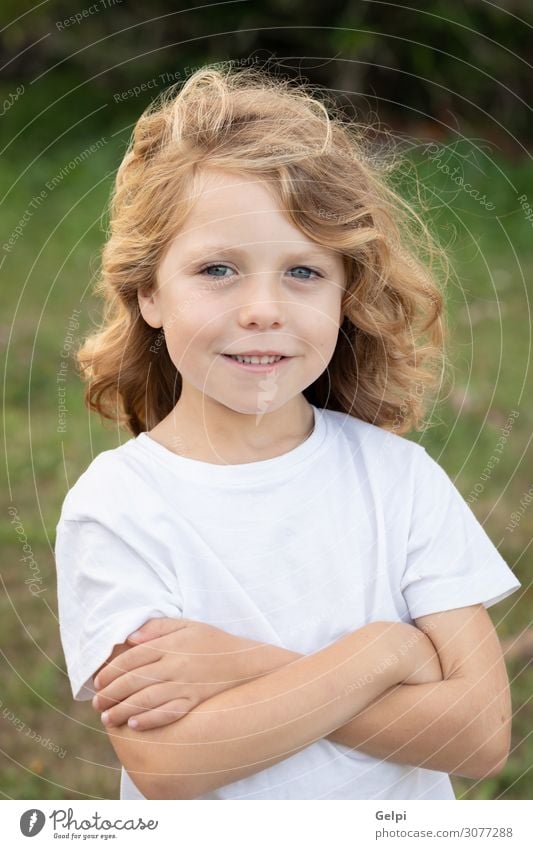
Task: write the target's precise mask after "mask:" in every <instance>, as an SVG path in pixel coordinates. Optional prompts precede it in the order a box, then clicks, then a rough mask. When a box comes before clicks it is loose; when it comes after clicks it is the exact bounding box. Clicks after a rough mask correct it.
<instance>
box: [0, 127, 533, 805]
mask: <svg viewBox="0 0 533 849" xmlns="http://www.w3.org/2000/svg"><path fill="white" fill-rule="evenodd" d="M111 134H112V128H110V130H109V132H108V133H107V136H108V137H109V138H111ZM83 147H84V145H83V144H82V143H77V145H76V146H75V147H72V148H70V149H69V148H68V147H66V146H63V147H62V148H60V147H54V148H53V149H51V151H49V153H48V154H47V156H46V158H45V159H44V160H38V161H37V162H36V163H35V164H34V165H33V166H32V167H31V169H30V170H29V171H28V172H27V174H26V175H25V177H24V178H22V179H21V180H20V182H19V183H18V184H17V185H16V186H15V187H14V188H13V189H12V190H11V189H10V187H11V185H12V182H13V180H14V178H16V176H17V175H18V174H19V173H21V171H22V170H23V169H24V168H25V167H26V165H27V163H28V162H29V161H30V159H31V158H32V156H33V155H34V154H33V153H32V152H31V150H30V148H29V147H28V149H25V148H24V147H20V148H16V149H13V148H12V149H11V150H10V153H9V155H8V159H7V160H5V161H4V164H3V166H2V168H1V170H0V190H1V193H2V195H3V194H4V192H8V191H9V194H8V197H7V199H6V201H5V202H4V206H3V232H4V233H7V234H8V236H7V237H9V233H11V232H12V230H13V228H14V227H15V226H16V224H17V222H18V220H19V219H20V217H21V216H22V214H23V213H24V210H25V209H27V207H28V203H29V202H30V201H31V198H32V197H34V196H35V195H36V194H37V193H38V192H40V191H41V190H42V188H43V186H44V185H45V184H46V181H47V180H49V179H50V177H52V176H53V175H54V174H57V173H58V172H59V171H60V170H61V168H62V167H64V166H65V165H66V164H67V163H68V162H69V161H70V160H71V159H73V157H74V156H75V155H76V154H77V153H79V151H80V150H82V149H83ZM122 149H123V142H120V141H118V140H115V141H110V142H109V143H108V144H107V145H106V146H105V147H104V148H102V149H101V150H99V151H97V152H96V153H94V154H93V155H92V156H91V157H89V158H88V159H87V160H86V161H85V163H84V164H83V165H81V166H79V167H78V168H76V169H75V170H74V171H72V172H71V173H70V174H69V175H68V176H67V177H66V178H65V179H64V180H63V182H62V184H61V186H60V187H58V188H56V189H54V190H53V191H51V192H50V193H49V194H48V196H47V198H46V203H45V204H44V205H42V206H40V207H39V209H38V210H37V211H36V212H35V214H34V215H33V216H32V217H31V218H30V221H29V222H28V224H27V225H26V226H25V228H24V230H23V234H22V236H21V238H20V239H19V240H18V242H17V245H16V248H15V249H14V250H13V251H12V252H10V253H9V254H8V255H7V256H6V258H5V260H4V263H3V266H2V272H1V273H2V277H3V285H2V286H1V287H0V308H1V311H2V312H1V314H2V316H3V319H2V326H1V328H0V329H1V333H2V339H3V341H4V346H5V352H6V353H5V366H6V395H5V405H6V412H5V426H6V434H7V436H6V472H7V476H8V481H9V485H10V494H11V498H12V502H13V504H14V505H15V506H16V508H17V510H18V513H19V516H20V519H21V521H22V523H23V525H24V529H25V532H26V534H27V537H28V540H29V542H30V544H31V546H32V550H33V552H34V556H35V558H36V560H37V562H38V564H39V567H40V570H41V573H42V577H43V585H44V586H46V592H44V593H43V594H42V596H41V597H39V598H34V597H32V596H31V594H30V593H29V592H28V590H27V587H26V586H25V585H24V583H23V578H24V576H25V572H24V564H23V563H21V562H20V556H21V552H20V547H19V546H18V543H17V540H16V538H15V535H14V533H13V530H12V527H11V526H10V524H9V521H8V522H7V523H6V525H5V526H4V528H3V530H2V531H1V533H2V542H3V544H4V559H3V568H2V579H3V582H4V585H5V588H6V592H5V594H4V595H3V597H2V605H3V607H2V613H3V615H2V616H1V617H0V638H1V639H0V644H1V646H2V654H1V655H0V665H1V668H2V681H3V682H4V687H3V690H2V695H1V698H2V702H3V705H4V706H7V708H8V709H9V710H11V711H14V712H15V713H16V715H17V716H18V717H19V718H20V719H21V720H22V721H23V722H24V723H25V724H26V726H27V727H30V728H32V729H35V731H37V732H38V733H40V734H41V735H42V736H43V737H50V739H51V740H53V741H54V742H55V743H56V744H57V745H58V746H60V747H62V748H64V749H66V750H67V754H66V756H65V758H64V759H59V758H58V756H57V755H56V754H54V753H53V752H50V751H48V750H46V749H44V748H43V747H42V746H40V745H39V744H37V743H35V741H32V740H31V739H30V738H29V737H28V736H25V735H24V734H23V733H21V732H18V731H17V730H16V729H15V728H14V726H13V725H12V724H11V723H9V722H8V721H6V720H5V719H4V720H3V719H2V718H1V717H0V736H1V738H2V741H3V743H2V749H3V750H4V751H5V752H6V753H7V754H6V756H5V757H4V760H3V766H2V772H1V779H0V783H1V786H2V788H3V792H4V794H5V795H6V796H7V797H12V798H19V799H30V798H37V799H39V798H41V799H77V798H91V797H98V798H117V797H118V771H117V769H118V762H117V760H116V758H115V756H114V754H113V752H112V750H111V747H110V746H109V743H108V741H107V738H106V735H105V732H104V731H103V730H102V728H101V725H100V722H99V719H98V716H97V714H95V712H94V711H93V710H92V708H91V707H90V704H87V703H86V704H80V703H75V702H73V700H72V697H71V692H70V686H69V683H68V679H67V677H66V674H65V671H64V660H63V656H62V651H61V646H60V643H59V633H58V624H57V605H56V596H55V568H54V561H53V544H54V533H55V526H56V523H57V520H58V517H59V511H60V508H61V504H62V501H63V498H64V496H65V494H66V492H67V490H68V488H69V487H70V486H72V485H73V483H74V482H75V481H76V479H77V477H78V476H79V474H80V473H81V472H82V471H83V470H84V469H85V468H86V467H87V465H88V464H89V463H90V461H91V459H92V457H93V456H95V455H96V454H98V453H99V452H100V451H103V450H105V449H106V448H112V447H115V446H116V445H117V444H118V443H119V441H121V442H123V441H125V440H126V439H128V438H129V434H127V433H125V432H122V433H118V432H117V430H116V429H115V428H113V427H112V426H107V427H106V428H104V427H103V426H102V424H101V422H100V420H99V418H98V417H97V416H95V415H90V416H89V414H88V413H87V411H86V410H85V408H84V405H83V397H82V396H83V392H82V387H81V385H80V384H79V382H78V380H77V378H76V376H75V372H74V368H73V364H72V362H71V361H68V376H67V384H66V392H67V406H68V410H69V413H68V418H67V430H66V433H64V434H59V433H58V432H57V383H56V374H57V371H58V369H59V368H60V363H61V355H60V352H61V349H62V345H63V340H64V338H65V335H66V328H67V323H68V318H69V316H70V315H71V313H72V311H73V309H81V310H82V317H81V319H80V321H81V327H80V329H79V331H78V334H79V335H82V334H83V333H84V332H86V331H87V330H88V329H89V328H90V327H91V326H92V325H93V324H94V323H95V322H96V321H97V320H98V318H99V306H98V304H96V303H95V302H94V301H92V300H91V298H90V282H91V278H92V272H93V271H94V268H95V263H96V261H97V258H98V251H99V249H100V246H101V244H102V242H103V231H102V229H101V223H100V217H101V215H102V211H103V210H104V208H105V206H106V201H107V198H108V194H109V190H110V179H109V177H108V178H107V179H105V180H102V176H103V175H111V174H112V173H113V171H114V170H115V169H116V167H117V166H118V164H119V162H120V159H121V152H122ZM418 160H419V163H420V173H421V176H423V177H424V180H425V182H426V185H427V186H428V188H429V191H430V196H431V197H433V204H434V206H435V212H434V217H435V226H436V228H437V231H438V233H439V234H440V236H441V237H442V238H443V239H444V240H445V241H449V240H451V242H452V250H453V260H454V266H455V270H456V278H455V279H454V280H453V281H452V282H451V284H450V288H449V292H448V302H449V310H450V326H451V328H452V331H453V348H452V350H451V351H450V352H449V353H450V356H451V358H452V361H453V363H454V365H455V385H454V387H453V391H452V392H451V393H450V395H449V397H448V398H447V399H446V400H445V401H444V402H443V403H442V404H441V405H440V406H439V408H438V410H437V411H436V414H435V419H434V421H435V425H434V426H433V427H432V428H431V429H429V430H428V431H427V432H426V433H425V434H424V435H421V434H412V435H411V436H410V438H412V439H416V440H417V441H420V440H423V444H424V445H426V447H427V448H428V451H429V452H430V453H431V454H432V456H434V457H435V458H436V459H438V461H439V462H440V464H441V465H442V466H443V467H444V468H445V469H446V471H447V472H448V473H449V474H450V475H451V477H452V478H453V479H454V481H455V484H456V486H457V487H458V488H459V490H460V491H461V492H462V494H463V496H464V497H466V496H467V495H468V493H469V492H470V490H471V489H472V487H474V486H475V484H476V482H478V481H479V476H480V474H481V473H482V471H483V468H484V466H485V464H486V462H487V460H488V458H489V457H490V456H491V454H492V453H493V451H494V448H495V446H496V444H497V442H498V439H499V436H500V433H501V428H502V427H503V426H504V424H505V421H506V419H507V417H508V415H509V413H510V412H511V410H514V409H516V410H520V416H519V417H518V419H517V420H516V422H515V424H514V426H513V429H512V434H511V436H510V437H509V439H508V441H507V443H506V445H505V449H504V451H503V453H502V455H501V462H500V464H499V465H498V466H497V467H496V468H495V469H494V472H493V474H492V476H491V477H490V479H489V480H488V481H486V482H485V488H484V491H483V493H482V494H481V496H480V497H479V499H478V500H477V501H476V502H475V503H474V504H473V505H472V509H473V510H474V512H475V513H476V515H477V516H478V518H479V519H480V520H481V521H483V522H485V528H486V530H487V533H488V534H489V536H490V537H491V539H492V540H493V541H494V542H495V543H499V541H500V540H501V539H502V538H503V541H502V544H501V546H500V551H501V553H502V555H503V556H504V558H505V559H506V561H507V562H508V563H509V564H510V565H511V566H512V567H513V568H514V569H515V570H516V574H517V576H518V578H519V579H520V580H521V581H522V583H523V586H524V589H525V594H524V597H523V599H522V600H520V599H519V598H518V594H515V595H513V596H512V597H511V598H510V599H508V600H505V601H504V602H502V603H501V604H499V605H497V606H496V607H495V608H492V609H491V615H492V618H493V621H494V623H495V625H496V627H497V629H498V633H499V635H500V637H501V638H505V637H508V636H510V635H513V634H517V633H518V632H520V631H521V630H523V629H524V628H527V627H529V625H530V622H529V619H528V609H531V605H528V604H527V601H531V590H530V589H528V586H529V575H530V573H531V558H532V554H531V551H530V550H528V549H527V545H528V542H529V540H530V539H531V536H532V531H533V509H529V510H526V512H525V514H524V516H523V518H522V521H521V523H520V526H519V528H517V530H516V531H515V532H514V533H513V534H510V533H508V532H506V531H505V525H506V524H507V523H508V521H509V517H510V514H511V513H512V512H513V510H516V509H517V506H518V505H519V501H520V498H521V496H522V495H523V493H524V492H525V491H526V490H527V488H528V487H529V486H530V479H528V475H527V462H526V461H527V455H524V456H523V452H524V450H525V449H526V447H527V443H528V439H529V430H530V420H531V405H530V402H529V398H530V397H531V379H530V376H529V374H528V373H527V364H528V358H529V356H530V352H529V338H528V330H527V327H528V309H529V307H528V303H529V301H528V295H527V288H526V287H527V286H529V287H530V282H529V281H530V280H531V277H532V271H533V268H532V266H533V257H532V250H531V242H532V240H531V235H532V233H531V224H529V223H528V222H526V221H525V218H524V216H523V214H522V213H521V211H520V209H519V205H518V203H517V194H518V195H519V194H527V195H528V197H529V199H530V201H531V200H532V199H533V167H531V166H530V165H527V166H526V165H523V164H514V163H509V162H505V161H499V160H498V161H497V162H495V163H490V162H488V161H483V168H482V169H480V168H479V167H478V166H476V165H474V164H472V163H471V162H469V161H468V160H466V161H463V166H464V179H465V181H466V180H467V179H469V180H470V181H471V183H472V185H475V186H476V187H477V188H478V189H479V190H480V192H481V193H482V192H486V196H487V199H489V200H490V201H491V202H493V203H494V205H495V213H497V215H498V216H499V218H497V217H496V214H495V213H490V212H487V211H486V210H483V209H482V208H481V207H480V205H479V203H478V202H476V201H475V200H474V199H473V198H471V197H469V196H468V195H466V193H464V192H460V191H459V192H457V190H456V187H455V188H454V185H451V184H450V180H449V177H447V175H445V174H444V173H443V172H442V171H439V170H438V169H436V168H435V166H434V163H433V164H432V163H431V162H430V161H428V159H427V157H426V158H424V156H423V155H420V154H419V155H418ZM82 198H83V199H82ZM476 244H477V246H478V247H476ZM19 299H20V303H19ZM498 303H499V305H500V309H501V313H502V315H501V321H500V319H499V316H498ZM468 310H470V311H471V316H470V318H469V316H468ZM493 395H494V397H492V396H493ZM528 405H529V406H528ZM8 499H9V492H8ZM523 665H524V663H523V661H522V662H514V661H513V662H511V663H509V675H510V678H511V680H512V695H513V707H514V711H515V719H514V730H513V752H512V755H511V757H510V759H509V762H508V764H507V766H506V768H505V770H504V771H503V772H502V773H501V774H500V775H499V776H497V777H495V778H493V779H488V780H485V781H481V782H472V781H468V780H466V779H462V778H456V777H454V778H453V783H454V787H455V790H456V792H457V795H458V796H460V797H461V798H463V797H464V798H472V799H485V798H507V799H526V798H531V795H532V791H533V778H532V777H531V774H530V772H529V771H528V765H529V764H531V762H532V760H533V743H532V742H531V739H530V738H528V736H527V735H528V729H529V727H530V726H531V718H532V713H533V710H532V708H531V705H530V704H529V703H528V698H529V693H530V692H531V685H532V676H531V672H527V671H526V670H525V669H523V668H522V667H523Z"/></svg>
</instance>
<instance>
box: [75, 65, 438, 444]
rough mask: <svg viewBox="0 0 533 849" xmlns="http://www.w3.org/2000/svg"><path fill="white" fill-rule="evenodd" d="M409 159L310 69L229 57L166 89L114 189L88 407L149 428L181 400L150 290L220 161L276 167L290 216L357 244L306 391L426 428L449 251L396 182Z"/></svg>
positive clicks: (346, 255) (404, 425)
mask: <svg viewBox="0 0 533 849" xmlns="http://www.w3.org/2000/svg"><path fill="white" fill-rule="evenodd" d="M397 162H398V158H397V154H396V153H394V154H393V156H392V159H391V157H390V156H388V155H385V156H384V155H383V154H382V153H380V154H379V155H377V154H376V151H375V150H374V149H373V148H372V145H371V143H370V141H369V136H368V133H367V132H366V128H365V127H364V126H363V127H361V126H360V125H358V124H356V123H355V122H348V121H346V120H344V118H343V117H342V116H341V115H340V110H337V109H336V107H335V104H334V102H333V101H332V99H331V98H330V96H329V95H327V94H326V93H321V96H315V95H314V94H313V93H312V92H311V90H310V87H309V86H308V85H307V84H305V83H302V82H301V81H299V82H294V81H291V80H286V79H279V78H276V77H274V76H271V75H270V74H269V73H266V72H265V71H264V70H260V69H258V68H254V67H244V68H240V69H238V70H235V69H234V68H233V67H231V66H230V67H222V68H221V67H220V63H217V66H216V67H214V66H210V65H205V66H204V67H202V68H200V69H199V70H197V71H196V72H195V73H193V74H192V75H191V76H190V77H189V78H188V79H187V80H186V81H185V83H183V84H180V83H178V84H176V85H174V86H172V87H170V88H169V89H167V90H165V91H164V92H163V93H162V94H161V95H160V96H159V98H157V99H156V100H155V101H153V102H152V103H151V104H150V105H149V106H148V108H147V109H146V110H145V111H144V112H143V114H142V115H141V117H140V118H139V120H138V121H137V123H136V125H135V129H134V131H133V134H132V138H131V141H130V144H129V146H128V150H127V152H126V154H125V156H124V158H123V161H122V163H121V164H120V167H119V169H118V171H117V174H116V180H115V185H114V187H113V191H112V194H111V198H110V228H109V237H108V239H107V242H106V243H105V245H104V247H103V250H102V262H101V271H100V273H99V278H98V281H97V284H96V287H95V293H96V294H97V295H99V296H102V297H103V299H104V316H103V322H102V325H101V327H100V328H99V329H98V330H97V331H96V332H93V333H91V334H90V335H89V336H87V338H86V339H85V340H84V342H83V344H82V346H81V347H80V349H79V350H78V352H77V354H76V356H77V362H78V366H79V368H80V373H81V376H82V378H83V379H84V380H86V381H87V386H86V391H85V403H86V404H87V406H88V407H89V408H90V409H93V410H96V411H98V412H99V413H100V415H102V416H104V417H105V418H108V419H112V420H114V421H117V422H119V424H120V425H125V426H126V427H127V428H128V429H129V430H130V431H131V432H132V433H133V434H134V435H137V434H138V433H140V432H141V431H143V430H149V429H151V428H152V427H154V426H155V425H156V424H157V423H158V422H159V421H161V420H162V419H163V418H164V417H165V416H166V415H168V413H169V412H170V411H171V410H172V409H173V407H174V406H175V405H176V403H177V401H178V399H179V396H180V393H181V376H180V374H179V372H178V371H177V369H176V367H175V366H174V364H173V363H172V361H171V359H170V356H169V354H168V351H167V349H166V345H165V342H164V337H163V338H162V334H161V331H160V330H157V329H154V328H152V327H150V326H149V325H148V324H147V323H146V322H145V321H144V319H143V318H142V316H141V314H140V310H139V305H138V300H137V291H138V290H139V289H143V290H147V291H151V290H153V288H154V286H155V284H156V272H157V269H158V267H159V264H160V262H161V260H162V258H163V256H164V253H165V250H166V249H167V248H168V246H169V244H170V242H171V240H172V239H173V238H174V237H175V235H176V234H177V232H179V230H180V228H181V226H182V225H183V223H184V222H185V219H186V216H187V214H188V212H189V210H190V209H191V208H192V204H193V203H194V200H195V198H196V197H197V192H198V185H199V183H198V176H199V172H200V169H201V168H202V165H210V166H215V167H218V168H222V169H227V170H231V171H232V172H235V171H238V172H240V173H243V174H248V175H258V174H260V175H262V176H263V177H267V178H269V179H270V180H272V185H273V186H274V187H275V189H276V193H277V195H278V196H279V199H280V201H281V204H282V208H283V209H284V210H286V214H287V216H288V217H289V219H290V220H291V221H292V222H293V223H294V224H296V225H297V226H298V227H299V228H300V230H301V231H302V232H303V233H305V234H306V235H307V236H308V237H310V238H311V239H313V240H315V241H316V242H318V243H319V244H321V245H324V246H326V247H329V248H331V249H334V250H335V251H338V252H340V253H341V254H342V256H343V262H344V266H345V270H346V275H347V276H346V279H347V285H346V289H345V292H344V295H343V303H342V307H343V313H344V316H345V317H344V321H343V324H342V326H341V328H340V332H339V336H338V340H337V345H336V348H335V351H334V354H333V357H332V359H331V362H330V363H329V365H328V367H327V369H326V370H325V372H324V373H323V374H322V375H320V377H319V378H318V379H317V380H316V381H315V382H314V383H312V384H311V385H310V386H309V387H307V388H306V389H305V390H304V393H303V394H304V396H305V397H306V398H307V400H308V401H309V402H310V403H313V404H315V405H316V406H318V407H324V408H328V409H332V410H339V411H342V412H345V413H348V414H349V415H352V416H356V417H358V418H360V419H362V420H364V421H367V422H371V423H373V424H375V425H377V426H380V427H383V428H386V429H390V430H394V431H396V432H397V433H399V434H401V433H404V432H406V431H408V430H410V429H412V428H416V429H421V428H422V427H427V425H428V422H425V421H423V416H424V415H425V412H426V410H427V407H428V405H429V401H430V398H429V395H428V390H429V389H432V388H434V387H435V386H438V385H439V383H440V382H441V381H442V379H443V373H444V372H443V367H444V366H445V365H446V360H445V356H444V339H445V312H444V309H443V307H444V299H443V295H442V293H441V290H440V289H441V286H440V285H439V282H440V281H439V271H440V270H442V269H444V271H445V273H446V270H447V268H448V261H447V257H446V254H445V252H444V251H443V249H442V248H440V247H439V246H438V245H437V243H436V241H435V240H434V238H433V236H432V235H431V233H430V230H429V228H428V226H427V224H426V223H425V221H424V219H423V217H422V216H421V215H420V214H419V213H418V212H416V211H415V208H414V206H413V205H412V204H410V203H409V202H407V200H406V199H404V198H403V196H402V195H401V194H400V192H399V190H396V189H395V188H393V186H392V185H391V184H390V183H391V179H389V178H390V177H391V175H392V174H393V173H394V168H393V167H392V166H393V165H395V164H397ZM441 261H443V262H441Z"/></svg>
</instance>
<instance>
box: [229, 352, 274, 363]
mask: <svg viewBox="0 0 533 849" xmlns="http://www.w3.org/2000/svg"><path fill="white" fill-rule="evenodd" d="M229 356H230V357H232V358H233V359H234V360H238V361H239V362H240V363H255V364H256V365H262V366H266V365H268V363H277V362H278V360H281V359H282V357H281V355H279V356H276V357H245V356H244V357H241V356H240V355H239V354H230V355H229Z"/></svg>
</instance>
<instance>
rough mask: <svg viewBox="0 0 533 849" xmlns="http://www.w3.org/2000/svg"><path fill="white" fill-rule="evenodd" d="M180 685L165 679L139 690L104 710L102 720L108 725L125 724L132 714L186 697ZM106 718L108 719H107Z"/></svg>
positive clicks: (135, 714)
mask: <svg viewBox="0 0 533 849" xmlns="http://www.w3.org/2000/svg"><path fill="white" fill-rule="evenodd" d="M179 686H180V685H177V684H175V683H174V682H173V681H164V682H162V683H161V684H154V685H153V686H151V687H146V688H145V689H144V690H139V691H138V692H137V693H134V694H133V695H132V696H130V697H129V698H127V699H125V700H124V701H122V702H120V703H119V704H117V705H114V706H113V707H111V708H110V709H109V710H106V711H104V713H103V714H102V716H101V720H102V722H103V723H104V724H105V725H106V727H109V726H111V725H114V726H118V725H123V724H124V723H125V722H127V721H128V719H130V717H132V716H137V714H140V713H144V711H148V710H153V709H154V708H157V707H160V706H161V705H164V704H166V703H167V702H168V701H172V700H174V699H178V698H185V697H184V696H182V695H181V694H183V686H181V690H180V688H179ZM106 718H107V721H105V720H106Z"/></svg>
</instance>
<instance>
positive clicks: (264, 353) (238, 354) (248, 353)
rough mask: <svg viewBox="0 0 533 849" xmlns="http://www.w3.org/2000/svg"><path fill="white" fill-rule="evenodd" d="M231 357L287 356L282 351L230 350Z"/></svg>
mask: <svg viewBox="0 0 533 849" xmlns="http://www.w3.org/2000/svg"><path fill="white" fill-rule="evenodd" d="M224 356H226V355H224ZM227 356H230V357H285V356H286V355H285V354H282V353H281V351H228V354H227Z"/></svg>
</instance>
